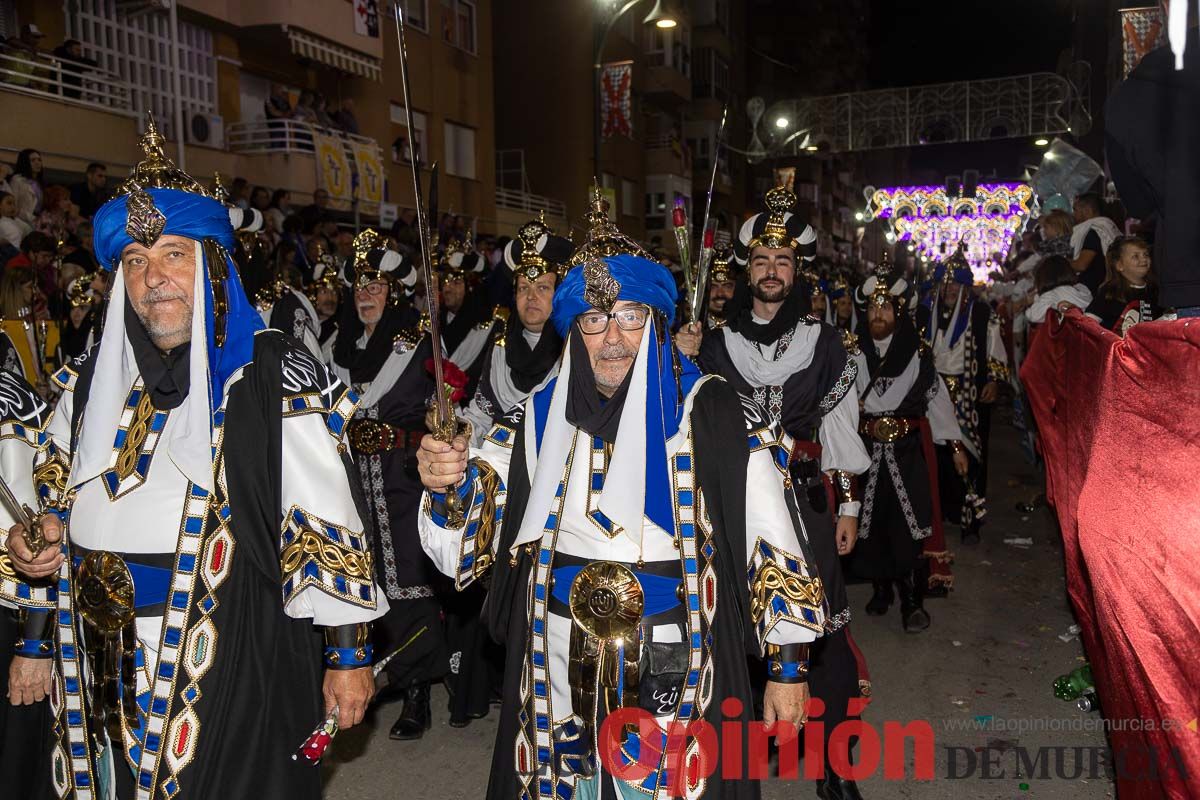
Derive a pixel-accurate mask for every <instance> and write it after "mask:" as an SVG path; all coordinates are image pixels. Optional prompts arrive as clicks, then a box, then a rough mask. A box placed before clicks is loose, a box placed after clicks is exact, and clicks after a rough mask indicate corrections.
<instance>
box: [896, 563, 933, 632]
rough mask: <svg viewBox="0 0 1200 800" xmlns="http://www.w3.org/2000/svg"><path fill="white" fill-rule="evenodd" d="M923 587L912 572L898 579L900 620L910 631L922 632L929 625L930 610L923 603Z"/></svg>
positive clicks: (906, 629)
mask: <svg viewBox="0 0 1200 800" xmlns="http://www.w3.org/2000/svg"><path fill="white" fill-rule="evenodd" d="M921 588H922V587H921V584H920V582H919V581H918V580H917V576H916V574H915V573H912V572H910V573H908V574H907V575H905V576H903V577H902V578H900V579H899V580H898V581H896V590H897V591H898V592H899V593H900V621H901V622H902V623H904V630H905V631H907V632H908V633H920V632H921V631H923V630H925V629H926V628H928V627H929V622H930V620H929V612H928V611H926V610H925V607H924V606H923V605H921V595H922V592H921Z"/></svg>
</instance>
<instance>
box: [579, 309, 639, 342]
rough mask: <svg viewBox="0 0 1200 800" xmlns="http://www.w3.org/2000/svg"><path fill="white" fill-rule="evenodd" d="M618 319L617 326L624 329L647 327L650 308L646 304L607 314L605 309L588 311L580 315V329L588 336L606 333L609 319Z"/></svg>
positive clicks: (636, 329)
mask: <svg viewBox="0 0 1200 800" xmlns="http://www.w3.org/2000/svg"><path fill="white" fill-rule="evenodd" d="M614 319H615V320H616V321H617V327H618V328H620V329H621V330H623V331H640V330H641V329H642V328H644V327H646V320H648V319H650V309H649V308H647V307H646V306H630V307H628V308H622V309H619V310H617V311H612V312H609V313H608V314H605V313H604V312H603V311H588V312H587V313H584V314H580V315H579V330H581V331H582V332H583V333H585V334H587V335H588V336H593V335H595V334H597V333H604V331H606V330H608V321H609V320H614Z"/></svg>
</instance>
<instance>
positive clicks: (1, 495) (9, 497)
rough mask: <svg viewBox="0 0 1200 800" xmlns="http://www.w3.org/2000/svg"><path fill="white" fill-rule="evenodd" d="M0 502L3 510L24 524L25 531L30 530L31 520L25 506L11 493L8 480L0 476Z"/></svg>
mask: <svg viewBox="0 0 1200 800" xmlns="http://www.w3.org/2000/svg"><path fill="white" fill-rule="evenodd" d="M0 503H2V504H3V505H4V508H5V510H7V511H8V513H9V515H10V516H12V518H13V520H14V521H16V522H18V523H20V524H21V525H24V526H25V530H26V532H32V530H33V520H32V519H30V518H29V515H28V514H26V513H25V506H24V505H23V504H22V503H21V501H20V500H18V499H17V496H16V495H15V494H13V491H12V489H10V488H9V487H8V482H7V481H5V480H4V478H2V477H0Z"/></svg>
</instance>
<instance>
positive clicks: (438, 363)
mask: <svg viewBox="0 0 1200 800" xmlns="http://www.w3.org/2000/svg"><path fill="white" fill-rule="evenodd" d="M394 11H395V15H396V17H395V19H396V42H397V47H399V48H400V85H401V88H402V90H403V92H404V117H405V121H406V122H407V123H408V151H409V156H410V158H409V160H410V161H411V162H412V168H413V204H414V205H415V207H416V212H417V235H418V236H419V237H420V241H421V277H422V278H423V279H424V281H425V294H426V304H427V306H428V308H429V338H430V340H431V341H432V343H433V378H434V382H435V384H436V386H437V388H436V390H435V391H434V403H435V408H436V409H437V416H438V420H439V421H440V422H441V423H443V424H445V423H446V422H447V421H448V420H450V419H451V416H450V413H451V412H450V399H449V398H448V397H446V393H445V391H444V389H443V386H444V383H443V375H444V369H443V366H442V332H441V324H440V320H439V318H438V317H439V313H438V299H437V298H438V285H437V279H436V277H435V276H434V271H433V246H432V244H433V243H432V235H431V230H430V227H429V226H430V223H431V220H430V219H429V217H428V216H427V215H426V214H425V204H424V202H423V201H422V197H421V160H420V156H419V154H418V152H417V141H416V130H417V129H416V127H415V126H414V125H413V115H412V96H411V94H410V91H409V85H410V83H409V77H408V44H407V42H406V41H405V37H404V30H405V22H404V10H403V8H401V6H400V4H399V3H397V4H396V5H395V6H394ZM429 195H430V211H431V212H432V213H433V214H436V209H437V164H434V165H433V170H432V173H431V176H430V186H429ZM432 224H434V225H436V224H437V220H436V217H435V219H434V220H432ZM451 430H453V426H451Z"/></svg>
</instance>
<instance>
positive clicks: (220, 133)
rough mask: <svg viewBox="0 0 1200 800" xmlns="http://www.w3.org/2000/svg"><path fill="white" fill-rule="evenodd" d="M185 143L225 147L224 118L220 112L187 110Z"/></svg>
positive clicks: (220, 148) (218, 147)
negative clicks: (208, 112) (209, 112)
mask: <svg viewBox="0 0 1200 800" xmlns="http://www.w3.org/2000/svg"><path fill="white" fill-rule="evenodd" d="M187 143H188V144H198V145H201V146H202V147H215V148H217V149H218V150H223V149H224V148H225V120H224V119H222V118H221V115H220V114H207V113H204V112H202V111H189V112H187Z"/></svg>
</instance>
